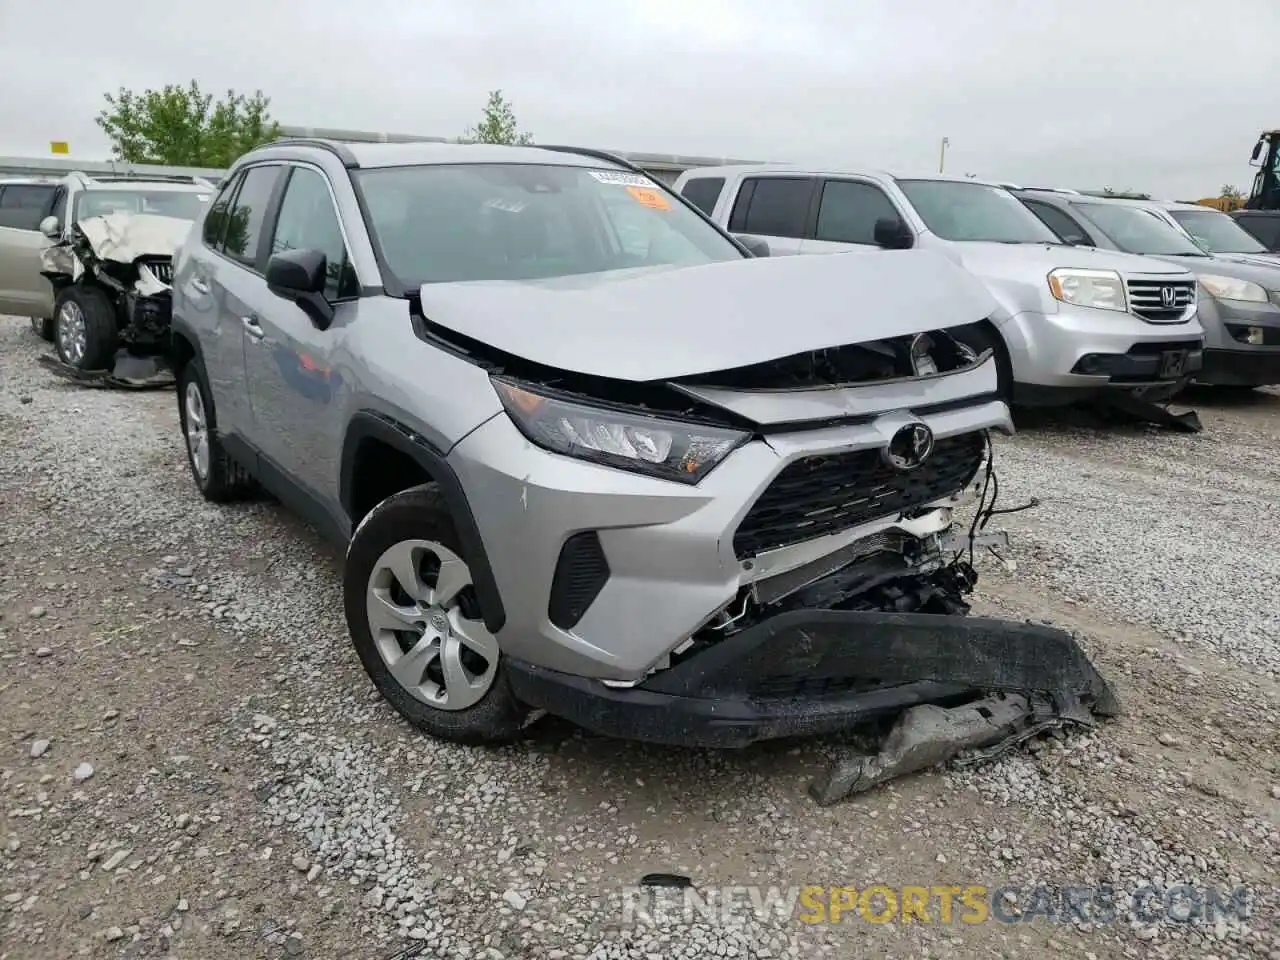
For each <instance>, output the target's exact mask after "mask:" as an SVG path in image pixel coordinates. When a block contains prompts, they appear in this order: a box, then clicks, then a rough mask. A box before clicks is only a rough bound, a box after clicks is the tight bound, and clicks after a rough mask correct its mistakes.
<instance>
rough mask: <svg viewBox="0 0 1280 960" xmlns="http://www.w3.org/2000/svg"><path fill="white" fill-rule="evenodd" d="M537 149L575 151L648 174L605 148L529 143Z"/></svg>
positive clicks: (641, 173) (557, 151)
mask: <svg viewBox="0 0 1280 960" xmlns="http://www.w3.org/2000/svg"><path fill="white" fill-rule="evenodd" d="M530 146H532V147H536V148H537V149H538V150H554V151H555V152H556V153H576V154H577V155H578V156H580V157H591V158H592V159H593V160H606V161H608V162H609V163H616V164H617V165H618V166H620V167H622V168H623V169H624V170H630V171H631V172H632V173H638V174H640V175H641V176H648V174H646V173H645V172H644V171H643V170H641V169H640V168H639V167H637V166H636V165H635V164H634V163H632V162H631V161H630V160H624V159H623V158H622V157H620V156H618V155H617V154H616V153H610V152H609V151H607V150H595V149H592V148H591V147H569V146H564V145H563V144H548V143H534V144H530Z"/></svg>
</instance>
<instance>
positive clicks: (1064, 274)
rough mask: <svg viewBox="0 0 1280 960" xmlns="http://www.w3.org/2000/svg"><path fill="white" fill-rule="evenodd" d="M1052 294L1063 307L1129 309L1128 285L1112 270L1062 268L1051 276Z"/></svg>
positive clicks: (1050, 286) (1050, 289) (1123, 311)
mask: <svg viewBox="0 0 1280 960" xmlns="http://www.w3.org/2000/svg"><path fill="white" fill-rule="evenodd" d="M1049 292H1050V293H1052V294H1053V295H1054V296H1055V297H1056V298H1057V299H1059V300H1061V301H1062V302H1063V303H1072V304H1075V305H1076V306H1077V307H1096V308H1097V309H1099V310H1118V311H1119V312H1120V313H1126V312H1127V311H1128V309H1129V306H1128V304H1127V303H1126V302H1125V297H1124V281H1123V280H1121V279H1120V274H1118V273H1115V272H1114V271H1112V270H1074V269H1070V268H1065V267H1064V268H1062V269H1060V270H1054V271H1053V272H1052V273H1050V274H1049Z"/></svg>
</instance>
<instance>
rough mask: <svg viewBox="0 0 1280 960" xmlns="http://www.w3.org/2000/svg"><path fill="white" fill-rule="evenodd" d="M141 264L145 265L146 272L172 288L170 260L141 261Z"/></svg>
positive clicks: (171, 263)
mask: <svg viewBox="0 0 1280 960" xmlns="http://www.w3.org/2000/svg"><path fill="white" fill-rule="evenodd" d="M142 262H143V263H144V264H146V266H147V269H148V270H150V271H151V272H152V273H153V274H155V277H156V279H157V280H159V281H160V282H161V283H167V284H169V286H173V261H172V260H143V261H142Z"/></svg>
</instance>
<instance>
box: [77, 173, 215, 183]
mask: <svg viewBox="0 0 1280 960" xmlns="http://www.w3.org/2000/svg"><path fill="white" fill-rule="evenodd" d="M80 176H83V177H85V179H87V180H94V181H97V182H98V183H130V182H132V181H134V180H149V181H151V182H152V183H196V182H197V181H199V182H203V183H207V182H208V179H207V178H206V177H200V176H196V175H195V174H193V173H134V172H132V171H130V172H128V173H101V174H98V175H97V176H92V177H91V176H87V175H85V174H80Z"/></svg>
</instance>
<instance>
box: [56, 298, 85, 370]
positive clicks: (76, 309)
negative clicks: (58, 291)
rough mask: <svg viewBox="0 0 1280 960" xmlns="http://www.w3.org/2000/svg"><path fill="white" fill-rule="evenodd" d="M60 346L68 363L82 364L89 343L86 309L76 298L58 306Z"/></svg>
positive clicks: (75, 365) (76, 365)
mask: <svg viewBox="0 0 1280 960" xmlns="http://www.w3.org/2000/svg"><path fill="white" fill-rule="evenodd" d="M58 346H59V347H61V348H62V358H63V359H64V360H66V361H67V363H69V364H71V365H72V366H73V367H78V366H80V363H81V361H82V360H84V355H85V351H86V350H88V347H89V343H88V334H87V333H86V331H85V323H84V311H82V310H81V309H80V304H78V303H76V302H75V301H74V300H67V301H66V302H64V303H63V304H62V306H61V307H59V308H58Z"/></svg>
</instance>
